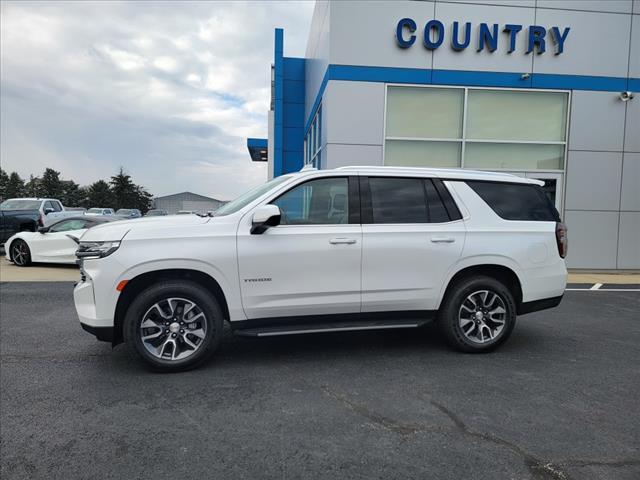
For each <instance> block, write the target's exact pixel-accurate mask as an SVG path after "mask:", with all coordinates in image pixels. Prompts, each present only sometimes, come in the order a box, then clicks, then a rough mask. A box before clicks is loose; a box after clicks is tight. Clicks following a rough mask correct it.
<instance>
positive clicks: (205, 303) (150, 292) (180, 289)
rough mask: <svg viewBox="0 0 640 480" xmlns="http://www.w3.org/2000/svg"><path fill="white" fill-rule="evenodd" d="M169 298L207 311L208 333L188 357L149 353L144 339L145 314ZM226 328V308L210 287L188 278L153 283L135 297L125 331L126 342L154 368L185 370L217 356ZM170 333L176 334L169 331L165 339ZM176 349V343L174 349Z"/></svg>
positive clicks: (175, 370) (127, 314) (174, 370)
mask: <svg viewBox="0 0 640 480" xmlns="http://www.w3.org/2000/svg"><path fill="white" fill-rule="evenodd" d="M167 298H182V299H186V300H189V301H191V302H194V303H195V304H197V307H198V308H199V309H200V310H201V311H202V313H203V314H204V317H205V318H204V322H205V323H206V329H205V336H204V338H203V339H202V340H201V342H202V343H198V348H197V349H196V350H195V351H194V352H193V353H191V354H190V355H189V356H188V357H187V358H183V359H175V360H171V359H164V358H159V357H157V356H154V355H153V354H152V353H151V352H149V351H148V350H147V348H146V347H145V344H144V342H143V341H142V338H141V334H142V330H141V325H142V321H143V319H144V316H145V314H146V313H147V311H148V310H149V309H150V308H152V307H153V305H155V304H156V303H158V302H162V301H163V300H165V299H167ZM223 327H224V318H223V315H222V310H221V308H220V306H219V305H218V302H217V300H216V299H215V297H214V296H213V295H212V293H211V292H210V291H209V290H207V289H206V288H204V287H202V286H201V285H199V284H197V283H194V282H190V281H186V280H180V281H177V280H167V281H163V282H159V283H156V284H155V285H152V286H150V287H149V288H147V289H146V290H144V291H143V292H141V293H140V294H139V295H138V296H137V297H136V298H135V299H134V300H133V302H132V303H131V305H130V306H129V308H128V310H127V312H126V314H125V318H124V324H123V332H122V333H123V336H124V341H125V343H126V344H127V345H128V346H129V347H130V348H131V349H132V350H133V351H134V352H136V353H137V355H138V356H139V357H140V358H142V360H144V361H145V362H146V363H147V364H148V365H150V366H151V367H152V368H153V369H154V370H158V371H163V372H181V371H185V370H190V369H192V368H195V367H197V366H199V365H200V364H202V363H203V362H204V361H206V360H207V359H208V358H209V357H211V355H213V353H214V352H215V351H216V350H217V348H218V346H219V345H220V340H221V339H222V331H223ZM185 328H186V327H185ZM165 331H168V329H167V330H165ZM181 332H182V331H181ZM187 333H188V332H187ZM168 335H172V334H167V337H165V338H168ZM176 341H180V338H178V339H177V340H176ZM175 348H176V347H175V344H174V347H173V349H175Z"/></svg>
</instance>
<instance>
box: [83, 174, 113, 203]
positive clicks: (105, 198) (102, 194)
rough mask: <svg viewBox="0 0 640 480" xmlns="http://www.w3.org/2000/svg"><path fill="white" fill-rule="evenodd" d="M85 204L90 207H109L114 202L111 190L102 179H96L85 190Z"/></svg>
mask: <svg viewBox="0 0 640 480" xmlns="http://www.w3.org/2000/svg"><path fill="white" fill-rule="evenodd" d="M87 193H88V194H87V204H86V206H87V207H88V208H91V207H103V208H111V207H113V205H114V204H115V201H114V197H113V192H112V191H111V188H110V187H109V184H108V183H107V182H105V181H104V180H98V181H97V182H95V183H93V184H91V185H90V186H89V188H88V192H87Z"/></svg>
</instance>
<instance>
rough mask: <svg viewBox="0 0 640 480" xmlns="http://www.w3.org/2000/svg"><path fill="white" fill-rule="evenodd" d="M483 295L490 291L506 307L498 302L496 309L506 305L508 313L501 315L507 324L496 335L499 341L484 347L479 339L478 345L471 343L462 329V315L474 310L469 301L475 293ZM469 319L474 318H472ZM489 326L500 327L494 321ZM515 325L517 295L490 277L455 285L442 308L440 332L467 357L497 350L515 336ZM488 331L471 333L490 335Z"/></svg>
mask: <svg viewBox="0 0 640 480" xmlns="http://www.w3.org/2000/svg"><path fill="white" fill-rule="evenodd" d="M482 291H488V292H491V293H493V294H495V295H497V296H498V297H499V299H500V300H501V302H502V303H501V304H500V303H499V301H498V300H495V301H496V302H498V303H497V304H496V305H500V306H502V305H503V306H504V307H503V309H504V310H505V313H504V314H500V317H503V318H502V319H503V320H504V326H503V327H502V329H501V330H500V331H499V332H498V333H497V334H496V335H495V337H494V338H492V339H491V340H486V341H484V342H483V343H478V341H477V340H479V339H476V341H474V340H472V339H470V338H469V337H468V336H467V334H465V332H464V330H463V328H462V326H461V325H460V323H461V320H460V317H459V315H460V312H461V311H463V312H466V311H467V310H468V308H469V306H471V304H470V303H465V302H468V301H467V300H466V299H467V298H468V297H469V296H470V295H472V294H474V293H475V292H482ZM474 298H475V299H476V300H477V299H478V297H474ZM490 298H491V297H490ZM463 303H464V304H465V306H466V308H467V310H462V309H463ZM478 303H480V302H478ZM467 315H470V316H471V315H472V314H467ZM467 321H469V320H467ZM487 324H489V325H494V326H495V325H497V324H495V323H493V322H492V321H491V320H489V321H488V322H487ZM469 325H470V324H469ZM515 325H516V303H515V300H514V298H513V294H512V293H511V291H510V290H509V289H508V288H507V287H506V286H505V285H504V284H503V283H502V282H500V281H498V280H496V279H495V278H491V277H486V276H483V275H476V276H472V277H468V278H463V279H461V280H459V281H457V282H456V283H455V284H454V285H452V286H451V288H450V289H449V291H448V292H447V295H446V296H445V298H444V300H443V302H442V306H441V308H440V312H439V314H438V328H439V329H440V332H441V333H442V335H443V336H444V338H445V340H446V342H447V343H448V344H449V346H451V347H452V348H454V349H456V350H458V351H461V352H466V353H486V352H491V351H493V350H495V349H496V348H498V347H499V346H500V345H502V344H503V343H504V342H505V341H506V340H507V339H508V338H509V336H510V335H511V332H513V328H514V327H515ZM465 327H466V325H465ZM486 328H487V327H485V328H484V330H483V329H481V328H479V327H478V326H477V325H476V326H475V327H474V326H473V325H470V328H469V329H468V331H469V332H475V333H476V334H478V332H479V331H480V330H483V332H486V331H487V330H486ZM474 329H475V330H474ZM480 335H483V333H480ZM483 338H484V337H483Z"/></svg>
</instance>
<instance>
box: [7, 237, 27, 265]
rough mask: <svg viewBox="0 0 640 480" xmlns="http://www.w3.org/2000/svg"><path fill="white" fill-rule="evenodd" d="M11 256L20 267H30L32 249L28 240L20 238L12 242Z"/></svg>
mask: <svg viewBox="0 0 640 480" xmlns="http://www.w3.org/2000/svg"><path fill="white" fill-rule="evenodd" d="M9 258H11V261H12V262H13V263H14V265H17V266H18V267H28V266H29V265H31V250H30V249H29V245H27V242H25V241H24V240H21V239H19V238H18V239H16V240H14V241H13V242H11V246H10V247H9Z"/></svg>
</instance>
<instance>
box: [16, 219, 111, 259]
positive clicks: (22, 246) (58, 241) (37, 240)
mask: <svg viewBox="0 0 640 480" xmlns="http://www.w3.org/2000/svg"><path fill="white" fill-rule="evenodd" d="M113 220H117V219H116V218H110V217H104V216H96V217H86V216H81V217H70V218H65V219H62V220H59V221H57V222H55V223H52V224H51V225H49V226H47V227H40V229H38V231H37V232H19V233H16V234H15V235H14V236H12V237H11V238H9V239H8V240H7V241H6V243H5V245H4V249H5V256H6V258H7V260H9V261H10V262H13V263H14V264H16V265H17V266H19V267H26V266H28V265H30V264H31V262H47V263H66V264H74V263H75V262H76V255H75V253H76V249H77V248H78V240H79V239H80V237H81V236H82V234H83V233H84V232H86V231H87V229H88V228H91V227H93V226H94V225H98V224H101V223H105V222H111V221H113Z"/></svg>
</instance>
